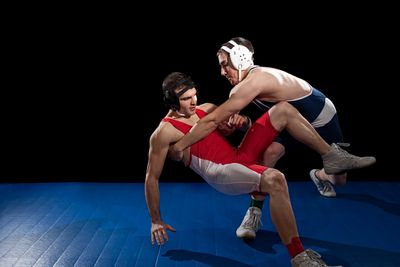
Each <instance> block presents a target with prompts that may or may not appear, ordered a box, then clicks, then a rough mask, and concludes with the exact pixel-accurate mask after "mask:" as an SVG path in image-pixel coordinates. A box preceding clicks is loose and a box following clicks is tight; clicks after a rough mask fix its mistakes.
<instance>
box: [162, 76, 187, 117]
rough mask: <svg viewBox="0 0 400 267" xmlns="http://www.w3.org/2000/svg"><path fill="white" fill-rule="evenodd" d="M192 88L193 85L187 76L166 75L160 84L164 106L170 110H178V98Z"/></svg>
mask: <svg viewBox="0 0 400 267" xmlns="http://www.w3.org/2000/svg"><path fill="white" fill-rule="evenodd" d="M193 87H195V84H194V82H193V81H192V78H191V77H190V76H189V75H187V74H185V73H182V72H172V73H170V74H168V75H167V77H165V79H164V81H163V83H162V90H163V93H164V103H165V105H166V106H167V107H168V108H170V109H172V110H179V108H180V104H179V97H180V96H181V95H183V94H184V93H185V92H186V91H187V90H189V89H191V88H193Z"/></svg>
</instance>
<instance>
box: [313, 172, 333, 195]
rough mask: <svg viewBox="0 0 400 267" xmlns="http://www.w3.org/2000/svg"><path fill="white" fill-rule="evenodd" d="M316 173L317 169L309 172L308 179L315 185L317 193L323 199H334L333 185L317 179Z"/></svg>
mask: <svg viewBox="0 0 400 267" xmlns="http://www.w3.org/2000/svg"><path fill="white" fill-rule="evenodd" d="M317 171H318V169H312V170H311V171H310V177H311V180H312V181H313V182H314V184H315V185H316V187H317V189H318V191H319V193H320V194H321V195H322V196H324V197H336V191H335V188H333V185H332V184H331V183H330V182H329V181H323V180H321V179H319V178H318V176H317V174H316V172H317Z"/></svg>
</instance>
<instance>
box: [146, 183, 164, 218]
mask: <svg viewBox="0 0 400 267" xmlns="http://www.w3.org/2000/svg"><path fill="white" fill-rule="evenodd" d="M145 195H146V202H147V208H148V210H149V214H150V218H151V222H152V223H158V222H160V221H161V213H160V190H159V185H158V180H157V179H150V178H146V181H145Z"/></svg>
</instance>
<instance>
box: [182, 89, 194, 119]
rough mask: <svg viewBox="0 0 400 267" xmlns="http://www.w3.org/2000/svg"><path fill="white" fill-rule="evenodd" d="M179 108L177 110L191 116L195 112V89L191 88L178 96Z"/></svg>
mask: <svg viewBox="0 0 400 267" xmlns="http://www.w3.org/2000/svg"><path fill="white" fill-rule="evenodd" d="M179 104H180V109H179V112H180V113H182V114H185V115H186V116H191V115H193V114H195V113H196V105H197V90H196V88H194V87H193V88H191V89H189V90H187V91H186V92H185V93H184V94H183V95H181V96H180V97H179Z"/></svg>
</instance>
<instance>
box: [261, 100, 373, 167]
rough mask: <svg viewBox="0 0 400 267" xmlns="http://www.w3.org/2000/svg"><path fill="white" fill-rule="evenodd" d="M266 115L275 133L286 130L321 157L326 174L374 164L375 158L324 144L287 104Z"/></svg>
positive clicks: (315, 132) (282, 104) (309, 125)
mask: <svg viewBox="0 0 400 267" xmlns="http://www.w3.org/2000/svg"><path fill="white" fill-rule="evenodd" d="M268 113H269V117H270V120H271V124H272V125H273V127H274V128H275V129H276V130H277V131H282V130H283V129H286V130H287V131H288V132H289V133H290V135H291V136H293V138H295V139H296V140H297V141H299V142H301V143H303V144H305V145H307V146H308V147H310V148H312V149H313V150H314V151H316V152H317V153H319V154H320V155H321V157H322V160H323V164H324V170H325V173H326V174H338V173H341V172H345V171H347V170H352V169H359V168H364V167H367V166H370V165H372V164H374V163H375V162H376V159H375V157H357V156H354V155H352V154H350V153H348V152H346V151H345V150H343V149H342V148H340V146H339V145H337V144H334V143H333V144H332V145H329V144H328V143H326V142H325V140H324V139H322V137H321V136H320V135H319V134H318V133H317V131H316V130H315V129H314V128H313V127H312V125H311V124H310V123H309V122H308V121H307V120H306V119H305V118H304V117H303V116H302V115H301V114H300V113H299V112H298V110H297V109H295V108H294V107H293V106H292V105H290V104H289V103H287V102H280V103H278V104H276V105H275V106H273V107H272V108H271V109H270V110H269V111H268Z"/></svg>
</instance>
